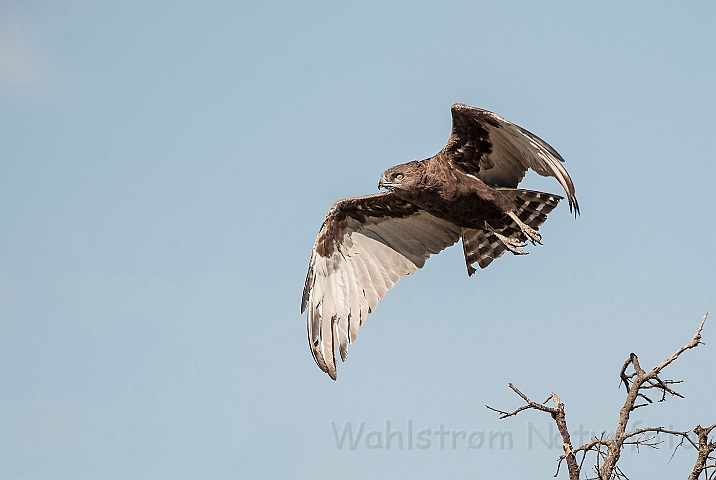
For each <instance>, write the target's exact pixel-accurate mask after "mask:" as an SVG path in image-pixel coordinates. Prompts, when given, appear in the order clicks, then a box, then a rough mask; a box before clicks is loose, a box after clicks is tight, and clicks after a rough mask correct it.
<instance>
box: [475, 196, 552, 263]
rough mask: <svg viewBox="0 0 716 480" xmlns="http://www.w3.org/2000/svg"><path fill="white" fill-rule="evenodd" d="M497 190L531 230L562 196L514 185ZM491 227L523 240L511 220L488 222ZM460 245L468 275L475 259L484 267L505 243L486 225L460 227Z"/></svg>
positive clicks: (523, 237)
mask: <svg viewBox="0 0 716 480" xmlns="http://www.w3.org/2000/svg"><path fill="white" fill-rule="evenodd" d="M497 190H499V191H500V192H501V193H503V194H504V195H506V196H507V197H508V198H509V199H510V200H512V202H513V203H514V204H515V207H516V211H515V213H516V215H517V218H519V219H520V220H522V221H523V222H524V223H526V224H527V225H528V226H530V227H532V228H533V229H535V230H539V226H540V225H542V224H543V223H544V222H545V220H547V214H549V213H550V212H551V211H552V210H554V208H555V207H556V206H557V204H558V203H559V201H560V200H562V199H563V197H560V196H559V195H553V194H551V193H543V192H536V191H533V190H522V189H517V188H498V189H497ZM492 227H493V228H495V230H496V231H497V232H499V233H500V234H501V235H504V236H505V237H508V238H512V237H514V238H519V239H520V240H526V237H525V235H524V234H523V233H522V230H521V229H520V227H519V226H518V225H517V224H516V223H515V222H514V221H512V220H509V221H508V222H506V223H505V224H504V225H503V226H502V227H501V228H498V227H497V226H495V225H492ZM462 248H463V252H464V254H465V263H466V264H467V273H468V275H472V274H473V273H475V272H476V271H477V270H476V269H475V268H474V267H473V265H474V264H475V263H477V264H478V265H479V266H480V268H485V267H487V266H488V265H489V264H490V263H492V261H493V260H495V259H496V258H500V256H502V254H503V253H505V251H506V250H507V247H505V245H504V244H503V243H502V242H501V241H500V240H499V239H498V238H497V236H495V235H494V234H493V233H492V232H491V231H490V230H488V229H487V228H485V229H472V228H463V229H462Z"/></svg>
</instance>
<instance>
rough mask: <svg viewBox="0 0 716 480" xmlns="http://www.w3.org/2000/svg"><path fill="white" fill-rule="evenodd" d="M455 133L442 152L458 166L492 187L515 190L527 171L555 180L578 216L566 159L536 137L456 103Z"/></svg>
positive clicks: (487, 114)
mask: <svg viewBox="0 0 716 480" xmlns="http://www.w3.org/2000/svg"><path fill="white" fill-rule="evenodd" d="M451 110H452V120H453V126H452V132H451V134H450V138H449V139H448V142H447V145H445V148H444V149H443V150H442V152H441V153H445V154H449V156H450V158H451V161H452V162H453V164H454V165H455V166H457V167H458V168H460V169H462V170H463V171H464V172H465V173H468V174H470V175H475V176H476V177H477V178H479V179H480V180H482V181H483V182H485V183H486V184H487V185H490V186H492V187H510V188H516V187H517V185H518V184H519V182H520V181H521V180H522V179H523V178H524V176H525V173H526V172H527V170H528V169H530V168H531V169H532V170H534V171H535V172H537V173H538V174H539V175H542V176H543V177H554V178H556V179H557V181H558V182H559V183H560V185H562V188H564V191H565V193H566V194H567V200H568V202H569V209H570V211H573V212H574V213H575V215H576V214H578V213H579V204H578V203H577V197H576V196H575V193H574V183H572V179H571V178H570V176H569V173H567V170H566V169H565V168H564V166H563V165H562V163H564V159H563V158H562V156H561V155H560V154H559V153H557V151H556V150H555V149H554V148H552V146H550V145H549V144H548V143H547V142H545V141H544V140H542V139H541V138H539V137H538V136H537V135H535V134H533V133H531V132H529V131H527V130H525V129H524V128H522V127H520V126H518V125H515V124H514V123H512V122H510V121H509V120H506V119H505V118H502V117H501V116H499V115H497V114H495V113H492V112H489V111H487V110H483V109H481V108H476V107H470V106H467V105H463V104H459V103H456V104H455V105H453V106H452V109H451Z"/></svg>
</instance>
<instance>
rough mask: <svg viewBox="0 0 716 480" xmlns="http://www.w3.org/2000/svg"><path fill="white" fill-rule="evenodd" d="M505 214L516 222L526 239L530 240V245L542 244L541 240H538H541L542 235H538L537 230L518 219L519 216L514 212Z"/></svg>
mask: <svg viewBox="0 0 716 480" xmlns="http://www.w3.org/2000/svg"><path fill="white" fill-rule="evenodd" d="M507 216H508V217H510V218H511V219H512V220H513V221H514V222H515V223H516V224H517V226H518V227H520V230H522V233H524V234H525V236H526V237H527V240H529V241H530V242H532V245H534V244H536V243H539V244H540V245H542V242H540V240H542V235H540V233H539V232H538V231H537V230H535V229H534V228H532V227H530V226H529V225H527V224H526V223H525V222H523V221H522V220H520V218H519V217H518V216H517V215H516V214H515V212H507Z"/></svg>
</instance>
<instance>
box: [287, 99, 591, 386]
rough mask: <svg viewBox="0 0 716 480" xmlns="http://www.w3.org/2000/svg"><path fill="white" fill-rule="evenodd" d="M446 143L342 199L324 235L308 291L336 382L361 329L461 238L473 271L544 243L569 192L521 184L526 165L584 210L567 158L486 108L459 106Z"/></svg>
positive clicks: (317, 340)
mask: <svg viewBox="0 0 716 480" xmlns="http://www.w3.org/2000/svg"><path fill="white" fill-rule="evenodd" d="M452 120H453V126H452V132H451V134H450V138H449V139H448V142H447V144H446V145H445V148H443V149H442V150H441V151H440V152H438V153H437V154H436V155H435V156H433V157H430V158H428V159H426V160H421V161H412V162H408V163H404V164H401V165H396V166H394V167H391V168H389V169H388V170H386V171H385V172H384V173H383V175H382V177H381V178H380V181H379V183H378V187H379V188H386V189H387V190H388V191H387V192H384V193H378V194H374V195H367V196H363V197H355V198H348V199H344V200H339V201H337V202H336V203H335V204H334V205H333V207H331V209H330V210H329V211H328V214H327V215H326V218H325V220H324V221H323V225H322V226H321V230H320V232H319V234H318V238H317V239H316V243H315V245H314V247H313V253H312V255H311V261H310V264H309V267H308V275H307V276H306V284H305V287H304V290H303V300H302V303H301V313H303V312H304V311H306V310H307V312H308V313H307V316H308V319H307V320H308V341H309V344H310V346H311V352H312V354H313V358H314V359H315V360H316V363H317V364H318V366H319V367H320V368H321V370H323V371H324V372H326V373H328V375H330V376H331V378H333V379H334V380H335V379H336V362H335V350H336V349H338V350H339V352H340V355H341V359H342V360H344V361H345V359H346V357H347V355H348V346H349V345H350V344H351V343H353V342H354V341H355V339H356V337H357V335H358V327H359V326H360V325H362V324H363V322H364V321H365V319H366V316H367V315H368V314H369V313H371V312H372V311H373V310H374V309H375V308H376V306H377V304H378V301H379V300H381V299H382V298H383V296H385V294H386V293H387V291H388V290H390V289H391V288H392V287H393V285H395V283H397V281H398V280H399V279H400V278H402V277H404V276H406V275H411V274H413V273H414V272H415V271H416V270H417V269H419V268H422V266H423V265H424V264H425V260H426V259H427V258H428V257H429V256H430V255H431V254H434V253H438V252H440V251H441V250H443V249H444V248H446V247H449V246H450V245H453V244H454V243H456V242H457V241H458V239H462V244H463V251H464V255H465V262H466V264H467V270H468V275H472V274H473V273H474V272H475V271H476V270H475V268H474V267H473V265H474V264H475V263H477V264H478V265H479V266H480V267H481V268H485V267H487V265H489V264H490V263H491V262H492V261H493V260H494V259H496V258H498V257H500V256H501V255H502V254H503V253H504V252H505V251H507V250H509V251H510V252H512V253H513V254H516V255H522V254H525V253H526V252H524V251H523V250H521V249H520V248H521V247H523V246H525V245H526V241H530V242H532V243H539V242H540V239H541V236H540V234H539V233H538V229H539V226H540V225H541V224H542V223H543V222H544V221H545V220H546V219H547V214H548V213H550V212H551V211H552V210H553V209H554V208H555V207H556V206H557V203H558V202H559V201H560V200H561V199H562V197H559V196H557V195H552V194H549V193H543V192H535V191H530V190H522V189H517V186H518V184H519V182H520V181H521V180H522V179H523V178H524V176H525V173H526V172H527V170H528V169H530V168H531V169H532V170H534V171H535V172H537V173H538V174H540V175H542V176H552V177H555V178H556V179H557V180H558V181H559V183H560V184H561V185H562V187H563V188H564V191H565V193H566V196H567V200H568V202H569V208H570V211H573V212H574V214H575V215H577V214H578V213H579V205H578V203H577V198H576V197H575V195H574V184H573V183H572V180H571V178H570V177H569V174H568V173H567V171H566V170H565V169H564V167H563V166H562V162H564V160H563V159H562V157H561V156H560V155H559V154H558V153H557V152H556V151H555V150H554V149H553V148H552V147H551V146H549V145H548V144H547V143H546V142H544V141H543V140H541V139H540V138H538V137H537V136H535V135H533V134H532V133H530V132H528V131H527V130H524V129H523V128H521V127H519V126H517V125H515V124H513V123H511V122H509V121H507V120H505V119H504V118H502V117H500V116H498V115H496V114H494V113H492V112H488V111H487V110H482V109H479V108H475V107H469V106H467V105H462V104H455V105H453V106H452Z"/></svg>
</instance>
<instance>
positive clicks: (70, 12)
mask: <svg viewBox="0 0 716 480" xmlns="http://www.w3.org/2000/svg"><path fill="white" fill-rule="evenodd" d="M715 21H716V7H715V6H714V4H713V3H712V2H686V3H679V4H674V3H672V4H666V3H661V4H659V3H652V2H630V3H629V4H624V3H623V2H601V3H599V4H586V3H567V2H550V3H542V4H539V5H538V4H535V3H532V2H511V3H509V4H508V3H507V2H502V3H500V4H494V3H493V2H463V3H457V2H453V3H437V2H436V3H424V2H417V3H400V2H391V3H384V2H380V3H351V2H342V3H340V4H338V3H318V2H301V3H297V2H294V3H289V2H285V3H280V2H279V3H276V2H273V3H272V2H253V3H252V2H240V3H236V2H210V3H206V2H195V3H188V2H162V1H158V2H153V3H151V4H147V3H144V2H57V3H51V4H48V3H47V2H3V3H0V152H1V153H0V157H1V158H0V477H2V478H8V479H55V478H72V479H85V478H86V479H97V478H102V479H105V478H106V479H111V478H118V479H119V478H147V479H149V478H152V479H154V478H309V477H310V478H333V477H336V476H340V477H341V478H347V479H350V478H356V479H359V478H388V477H391V478H464V477H468V476H470V477H475V476H479V477H481V478H515V477H516V476H522V477H524V476H525V475H529V476H535V475H539V476H544V477H545V478H546V477H547V476H549V475H552V474H553V473H554V471H553V469H554V467H555V459H556V458H557V456H558V454H559V451H560V450H559V449H558V448H552V449H550V448H548V447H547V446H546V445H545V444H544V443H543V442H541V440H539V439H538V437H537V436H536V435H537V434H540V435H542V436H543V437H544V438H546V437H547V434H548V428H549V427H548V421H547V420H549V419H548V418H547V417H546V416H540V415H538V414H537V413H536V412H526V413H524V414H522V415H521V416H519V417H517V418H514V419H508V420H502V421H500V420H497V418H496V415H495V414H494V413H492V412H489V411H487V410H486V409H485V408H484V405H485V404H489V405H492V406H495V407H499V408H505V409H509V408H514V407H516V406H518V405H519V401H518V400H519V399H518V398H517V397H516V396H515V395H514V394H512V392H510V391H509V389H508V388H507V382H512V383H514V384H515V385H517V386H518V387H519V388H520V389H521V390H522V391H523V392H525V393H527V394H528V395H530V396H532V397H533V398H534V399H537V400H542V399H543V398H546V397H547V395H548V394H549V393H550V392H552V391H555V392H556V393H557V394H558V395H559V396H560V397H561V399H562V400H563V401H564V402H565V404H566V408H567V415H568V421H569V422H570V429H571V430H574V431H576V430H578V429H579V428H582V429H583V431H589V432H592V431H594V432H597V433H598V432H601V431H602V430H606V431H610V430H613V429H614V428H615V426H616V421H617V418H618V409H619V407H620V405H621V403H622V401H623V398H624V391H623V389H622V390H619V389H618V388H617V387H618V381H617V380H618V372H619V368H620V367H621V365H622V363H623V362H624V360H625V359H626V358H627V356H628V354H629V353H630V352H632V351H633V352H636V353H637V354H638V355H640V358H641V360H642V365H653V364H655V363H656V362H659V361H661V360H662V359H663V358H665V357H666V356H668V355H669V354H671V353H672V352H673V351H674V350H676V348H678V347H679V346H680V345H682V344H683V343H685V342H686V341H687V340H688V339H689V338H690V337H691V335H692V334H693V332H694V330H695V329H696V326H697V324H698V321H699V319H700V318H701V316H702V315H703V314H704V312H706V311H709V310H711V311H714V310H716V308H715V306H716V282H714V278H716V277H715V273H714V272H716V253H714V248H713V238H714V237H715V236H716V223H714V205H716V193H715V190H714V181H715V180H716V162H715V161H714V152H715V151H716V136H714V134H713V129H714V126H715V125H716V113H715V112H716V93H714V85H716V49H715V46H716V31H715V30H714V28H713V25H714V22H715ZM455 102H462V103H467V104H469V105H474V106H479V107H482V108H486V109H489V110H492V111H494V112H496V113H498V114H500V115H502V116H504V117H506V118H508V119H509V120H511V121H513V122H515V123H517V124H519V125H521V126H523V127H525V128H527V129H528V130H530V131H532V132H534V133H536V134H537V135H539V136H540V137H542V138H544V139H545V140H546V141H548V142H549V143H550V144H551V145H552V146H554V147H555V148H556V149H557V150H558V151H559V152H560V153H561V154H562V156H563V157H564V158H565V159H566V160H567V163H566V167H567V169H568V170H569V172H570V173H571V175H572V178H573V179H574V182H575V185H576V190H577V196H578V198H579V202H580V206H581V208H582V215H581V216H580V217H579V218H578V219H577V220H575V219H574V218H573V217H572V216H571V215H570V214H569V212H568V209H567V206H566V205H560V206H559V207H558V208H557V210H555V211H554V212H553V213H552V214H551V215H550V218H549V220H548V222H547V223H546V225H545V226H544V227H543V228H542V234H543V243H544V245H543V246H539V247H531V248H530V249H529V251H530V255H528V256H526V257H513V256H509V257H508V256H505V257H503V258H501V259H500V260H499V261H496V262H494V263H493V264H492V265H491V266H490V267H489V268H488V269H486V270H483V271H480V272H478V274H476V275H475V276H473V277H472V278H468V277H467V275H466V272H465V266H464V262H463V259H462V258H461V249H460V248H459V247H453V248H451V249H448V250H446V251H444V252H442V253H441V254H440V255H438V256H436V257H434V258H431V259H430V260H429V261H428V262H427V264H426V267H425V268H424V269H423V270H421V271H419V272H418V273H417V274H416V275H415V276H414V277H409V278H406V279H403V280H402V281H401V282H400V283H399V284H398V285H397V286H396V287H395V288H394V289H393V291H391V292H390V293H389V294H388V295H387V297H386V298H385V299H384V300H383V301H382V302H381V304H380V307H379V308H378V309H377V310H376V311H375V312H374V313H373V314H372V315H371V316H370V318H369V319H368V321H367V323H366V325H365V326H364V327H362V329H361V333H360V338H359V340H358V341H357V342H356V343H355V344H354V345H353V346H352V348H351V354H350V359H349V360H348V361H347V362H346V363H342V364H340V365H339V366H338V381H337V382H333V381H331V380H330V379H329V378H328V377H327V376H326V375H324V374H323V373H322V372H320V371H319V370H318V369H317V368H316V366H315V364H314V362H313V360H312V358H311V355H310V352H309V349H308V345H307V342H306V327H305V319H304V318H303V316H301V315H300V314H299V299H300V294H301V290H302V288H303V281H304V276H305V273H306V266H307V264H308V260H309V257H310V250H311V246H312V245H313V241H314V239H315V236H316V233H317V231H318V228H319V226H320V224H321V221H322V220H323V217H324V215H325V213H326V211H327V210H328V208H329V207H330V205H331V204H332V203H333V202H334V201H335V200H337V199H339V198H344V197H349V196H355V195H361V194H366V193H372V192H374V191H375V185H376V183H377V180H378V178H379V177H380V174H381V173H382V171H383V170H384V169H386V168H388V167H390V166H392V165H395V164H398V163H403V162H405V161H409V160H413V159H422V158H426V157H428V156H430V155H432V154H434V153H435V152H437V151H438V150H439V149H440V148H442V146H443V145H444V143H445V140H446V139H447V136H448V134H449V130H450V111H449V107H450V105H451V104H452V103H455ZM523 185H524V186H526V187H528V188H536V189H542V190H546V191H550V192H554V193H560V188H559V185H558V184H557V182H556V181H554V180H553V179H542V178H539V177H537V176H535V175H532V176H528V177H527V179H526V180H525V182H524V183H523ZM714 332H716V330H714V328H713V326H712V325H711V323H709V322H707V325H706V328H705V331H704V339H705V340H706V342H707V345H706V346H702V347H699V348H698V349H696V350H694V351H690V352H687V353H686V354H685V355H684V357H683V358H682V359H680V360H679V362H677V363H676V364H675V365H673V366H672V367H670V368H669V370H667V373H668V374H669V375H668V376H670V377H671V378H678V379H684V380H685V383H684V384H683V385H682V386H681V393H683V394H684V395H685V397H686V398H685V399H669V400H668V401H667V402H666V403H660V404H656V405H653V406H651V407H649V408H647V409H639V410H638V412H637V413H638V415H636V414H635V417H633V418H634V421H635V422H642V423H641V425H640V426H646V425H666V426H668V425H673V426H674V428H679V429H691V428H693V427H694V426H695V425H696V424H697V423H702V424H711V423H713V422H714V421H716V419H714V409H713V404H712V399H713V398H714V396H716V385H714V383H713V380H712V378H711V377H712V372H713V369H714V366H715V365H716V350H715V349H714V338H716V333H714ZM386 422H390V425H391V431H399V432H400V435H401V439H402V440H403V442H404V445H403V447H404V448H398V445H397V437H396V436H393V443H392V445H391V448H390V449H387V448H375V449H374V448H369V446H371V445H373V446H374V445H375V444H374V443H372V442H373V441H377V439H378V437H380V440H381V442H382V446H383V447H385V446H386V445H385V440H386V438H385V434H386V432H385V430H386ZM361 424H363V425H364V427H363V430H362V434H361V435H362V436H361V439H360V440H359V441H358V443H356V448H355V449H351V448H350V447H349V446H347V444H345V443H344V444H343V447H342V448H338V447H337V444H336V439H335V438H334V431H333V427H332V425H333V426H335V428H336V431H337V432H338V433H339V434H340V433H341V432H342V431H343V429H344V428H345V427H346V425H350V426H351V428H352V432H353V433H354V434H357V432H358V430H359V429H360V425H361ZM409 424H410V425H411V426H412V427H411V428H412V429H413V430H414V433H413V435H416V434H417V432H418V431H419V430H426V429H430V430H431V436H430V437H429V438H430V439H431V440H432V442H431V444H430V447H428V448H417V446H415V445H416V443H413V448H412V449H408V448H407V442H408V425H409ZM441 425H442V426H443V430H445V431H449V432H450V434H449V435H447V436H446V437H445V444H444V446H443V448H442V449H441V448H440V446H439V436H436V434H435V433H434V432H435V431H436V430H439V429H440V428H441V427H440V426H441ZM371 432H378V433H380V435H378V434H377V433H373V434H372V436H371V438H370V439H368V438H367V437H368V435H369V434H371ZM460 432H465V435H464V436H463V435H462V434H461V433H460ZM472 432H478V434H476V436H473V437H472V438H473V440H475V441H477V440H476V439H478V438H480V435H482V437H483V438H484V439H485V440H484V443H483V444H481V446H480V447H479V448H472V449H470V448H467V437H468V436H469V435H470V434H471V433H472ZM480 432H481V433H480ZM496 432H498V433H499V435H500V436H502V437H504V438H507V437H508V436H511V438H512V446H511V448H510V446H509V444H505V445H504V448H502V449H500V448H499V446H498V443H497V440H495V442H493V444H492V448H490V442H489V438H490V435H491V434H493V437H494V438H495V439H497V438H498V437H496V436H495V435H497V433H496ZM508 434H509V435H508ZM530 435H532V445H531V448H530V447H529V439H530ZM453 436H454V439H455V442H456V443H455V445H456V446H455V448H452V445H451V443H450V442H451V441H452V438H453ZM585 440H586V438H585ZM416 441H417V440H415V439H414V440H413V442H416ZM366 442H367V443H366ZM667 444H668V442H667ZM423 445H424V443H423ZM474 445H476V444H473V446H474ZM669 456H670V451H669V449H668V445H665V448H663V449H661V450H659V451H648V452H642V453H640V454H638V455H637V453H636V452H631V451H628V452H627V453H625V455H624V456H623V459H622V467H623V468H624V469H625V471H626V472H627V473H633V474H634V477H643V478H647V477H650V478H654V477H655V476H656V477H658V476H661V477H669V478H675V477H680V476H685V475H686V474H687V473H686V472H687V471H688V470H689V469H690V465H692V464H693V458H694V451H693V450H683V451H682V450H680V451H679V452H678V453H677V454H676V456H675V457H674V459H673V460H672V461H671V462H670V463H668V464H667V462H668V460H669Z"/></svg>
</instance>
